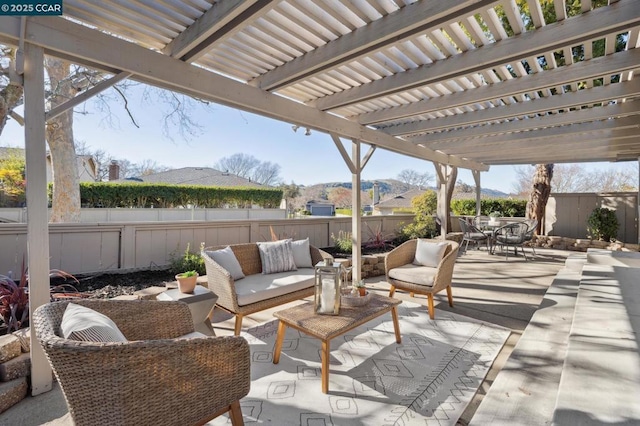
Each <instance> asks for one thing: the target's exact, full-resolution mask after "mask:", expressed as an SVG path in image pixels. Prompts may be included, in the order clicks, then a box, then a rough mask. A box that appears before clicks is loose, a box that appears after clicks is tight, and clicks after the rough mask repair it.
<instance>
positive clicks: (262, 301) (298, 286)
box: [202, 243, 330, 335]
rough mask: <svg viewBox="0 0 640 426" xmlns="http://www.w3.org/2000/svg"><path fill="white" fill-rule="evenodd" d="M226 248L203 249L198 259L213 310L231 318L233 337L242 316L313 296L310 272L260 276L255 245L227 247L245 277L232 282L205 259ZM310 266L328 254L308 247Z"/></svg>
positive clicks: (230, 278)
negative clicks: (213, 298) (213, 302)
mask: <svg viewBox="0 0 640 426" xmlns="http://www.w3.org/2000/svg"><path fill="white" fill-rule="evenodd" d="M225 247H227V246H212V247H206V248H205V249H204V250H203V251H202V258H203V259H204V264H205V267H206V269H207V281H208V285H209V289H210V290H211V291H213V292H214V293H215V294H216V295H217V296H218V301H217V302H216V306H218V307H220V308H222V309H224V310H226V311H228V312H230V313H232V314H234V315H235V317H236V320H235V328H234V330H235V334H236V335H239V334H240V330H241V329H242V319H243V317H244V316H245V315H249V314H252V313H254V312H259V311H263V310H265V309H269V308H273V307H275V306H279V305H282V304H284V303H288V302H293V301H295V300H299V299H303V298H305V297H308V296H312V295H313V293H314V288H313V285H314V269H313V268H298V269H297V270H295V271H288V272H279V273H275V274H262V262H261V259H260V251H259V249H258V245H257V243H243V244H231V245H229V247H231V250H233V253H234V254H235V256H236V258H237V259H238V262H240V266H241V267H242V272H243V273H244V275H245V277H244V278H242V279H240V280H237V281H236V280H234V279H233V278H232V276H231V274H230V273H229V271H227V270H226V269H224V268H223V267H222V266H220V265H219V264H218V263H217V262H216V261H214V260H213V259H212V258H211V257H210V256H209V255H207V252H208V251H214V250H220V249H224V248H225ZM309 252H310V255H311V264H312V265H315V264H316V263H318V262H320V261H322V259H324V258H325V257H330V256H329V254H328V253H325V252H323V251H322V250H320V249H318V248H316V247H313V246H309Z"/></svg>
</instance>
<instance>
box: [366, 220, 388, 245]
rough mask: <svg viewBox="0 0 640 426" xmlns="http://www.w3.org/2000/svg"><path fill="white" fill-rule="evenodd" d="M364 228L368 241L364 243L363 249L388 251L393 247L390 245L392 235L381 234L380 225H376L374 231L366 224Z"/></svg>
mask: <svg viewBox="0 0 640 426" xmlns="http://www.w3.org/2000/svg"><path fill="white" fill-rule="evenodd" d="M366 226H367V230H368V232H369V239H368V240H367V241H366V242H365V243H364V247H365V248H367V249H375V250H388V249H391V248H393V247H394V246H393V244H391V240H392V239H393V235H392V234H389V235H385V234H384V233H383V232H382V226H381V225H378V227H377V228H376V229H375V230H374V229H372V228H371V227H370V226H369V224H368V223H366Z"/></svg>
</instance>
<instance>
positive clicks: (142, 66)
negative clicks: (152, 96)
mask: <svg viewBox="0 0 640 426" xmlns="http://www.w3.org/2000/svg"><path fill="white" fill-rule="evenodd" d="M19 23H20V20H19V18H16V17H13V16H0V37H2V38H3V39H9V40H12V41H13V43H15V42H17V41H18V39H19ZM27 38H28V39H29V40H30V42H32V43H34V44H37V45H39V46H42V47H43V48H45V50H46V52H47V54H50V55H52V56H62V57H64V58H66V59H69V60H72V61H73V62H75V63H78V64H87V63H89V64H93V66H96V65H101V66H103V67H104V68H107V69H113V68H114V67H115V68H118V69H121V70H122V71H126V72H130V73H132V74H134V76H132V77H131V78H132V79H135V80H138V81H142V82H145V83H148V84H152V85H155V86H158V87H162V88H165V89H168V90H171V91H176V92H180V93H185V94H188V95H191V96H194V97H199V98H202V99H207V100H209V101H212V102H216V103H219V104H222V105H227V106H229V107H232V108H237V109H241V110H244V111H249V112H254V113H257V114H260V115H262V116H266V117H269V118H273V119H277V120H281V121H285V122H289V123H295V124H298V125H300V126H304V127H309V128H312V129H315V130H319V131H323V132H326V133H335V134H338V135H340V136H342V137H347V138H349V139H356V140H360V141H363V142H365V143H367V144H371V145H376V146H378V147H380V148H384V149H387V150H389V151H393V152H397V153H400V154H404V155H408V156H411V157H415V158H420V159H423V160H428V161H438V162H442V163H445V164H451V165H455V166H458V167H463V168H469V169H478V170H488V167H487V166H486V165H484V164H480V163H477V162H475V161H468V160H463V159H459V158H455V157H450V156H447V155H445V154H442V153H438V152H434V151H431V150H429V149H426V148H422V147H417V146H415V145H413V144H408V143H406V141H403V140H400V139H397V138H394V137H392V136H389V135H386V134H384V133H382V132H378V131H376V130H373V129H370V128H367V127H364V126H361V125H359V124H358V123H355V122H352V121H349V120H346V119H344V118H340V117H337V116H335V115H332V114H329V113H326V112H322V111H319V110H317V109H315V108H312V107H309V106H306V105H302V104H300V103H298V102H294V101H291V100H289V99H286V98H283V97H281V96H277V95H274V94H270V93H268V92H264V91H262V90H260V89H258V88H255V87H251V86H248V85H246V84H243V83H240V82H237V81H234V80H232V79H229V78H226V77H223V76H221V75H217V74H213V73H211V72H209V71H207V70H204V69H202V68H199V67H196V66H193V65H190V64H187V63H184V62H182V61H180V60H178V59H174V58H170V57H168V56H165V55H162V54H160V53H157V52H153V51H151V50H149V49H145V48H143V47H140V46H137V45H134V44H133V43H129V42H127V41H124V40H120V39H118V38H115V37H111V36H109V35H107V34H103V33H100V32H97V31H95V30H92V29H90V28H87V27H83V26H81V25H77V24H75V23H73V22H70V21H68V20H65V19H63V18H52V17H35V16H34V17H31V18H30V19H29V24H28V26H27ZM98 68H100V67H98Z"/></svg>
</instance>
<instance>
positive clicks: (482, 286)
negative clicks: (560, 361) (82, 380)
mask: <svg viewBox="0 0 640 426" xmlns="http://www.w3.org/2000/svg"><path fill="white" fill-rule="evenodd" d="M537 253H538V254H537V256H536V257H535V260H533V261H529V262H525V260H524V259H523V258H522V257H518V258H512V257H510V258H509V260H508V261H506V260H505V258H504V257H503V256H498V255H496V256H491V255H489V254H487V252H486V251H485V250H469V251H468V252H467V253H465V254H462V255H461V256H460V257H459V258H458V262H457V265H456V269H455V271H454V283H453V296H454V307H453V308H450V307H449V306H448V304H447V302H446V295H444V296H443V295H438V296H436V317H437V315H438V312H442V311H448V310H451V311H452V312H455V313H457V314H461V315H465V316H468V317H472V318H476V319H479V320H482V321H486V322H489V323H492V324H496V325H500V326H503V327H506V328H509V329H511V331H512V333H511V336H510V337H509V339H508V340H507V342H506V343H505V345H504V347H503V348H502V351H501V352H500V354H499V356H498V357H497V358H496V360H495V362H494V364H493V367H492V368H491V370H490V371H489V373H488V374H487V377H486V378H485V380H484V382H483V383H482V385H481V386H480V388H479V390H478V393H477V394H476V396H475V397H474V399H473V400H472V401H471V403H470V404H469V406H468V407H467V409H466V411H465V412H464V414H463V416H462V418H461V419H460V421H459V424H462V425H466V424H468V423H469V421H470V420H471V418H472V417H473V415H474V413H475V411H476V409H477V407H478V405H479V404H480V402H481V401H482V398H483V396H484V395H485V394H486V392H487V391H488V389H489V387H490V386H491V384H492V382H493V380H494V379H495V377H496V375H497V374H498V372H499V371H500V369H501V368H502V367H503V365H504V363H505V361H506V360H507V359H508V357H509V355H510V353H511V351H512V350H513V347H514V346H515V344H516V343H517V341H518V339H519V338H520V336H521V334H522V331H523V330H524V329H525V327H526V326H527V324H528V322H529V320H530V318H531V317H532V315H533V314H534V312H535V311H536V309H537V307H538V305H539V304H540V302H541V301H542V298H543V296H544V294H545V292H546V290H547V288H548V287H549V285H550V284H551V282H552V281H553V278H554V277H555V275H556V273H557V272H558V271H559V270H560V269H562V268H563V266H564V261H565V259H566V257H567V256H568V255H569V254H570V253H571V252H568V251H560V250H552V249H537ZM367 284H368V286H369V287H370V288H372V289H374V290H376V291H380V292H381V293H383V294H384V293H386V291H387V290H388V285H387V284H386V283H385V281H384V279H383V277H374V278H369V279H367ZM395 297H398V298H401V299H406V300H409V299H410V298H409V295H408V294H406V293H403V292H396V295H395ZM412 300H413V301H414V302H417V303H421V304H422V305H425V306H426V298H425V297H418V298H414V299H412ZM279 309H282V307H280V308H276V309H273V310H267V311H263V312H260V313H258V314H254V315H251V316H249V317H247V318H246V319H245V324H244V327H252V326H254V325H256V324H258V323H261V322H264V321H268V320H270V319H272V318H273V316H272V313H273V311H274V310H279ZM425 309H426V307H425ZM212 322H213V326H214V328H215V330H216V333H217V335H230V334H232V333H233V324H234V322H233V318H232V317H231V315H228V314H226V313H225V312H223V311H221V310H216V311H215V312H214V318H213V321H212ZM0 424H7V425H9V424H12V425H17V424H20V425H25V426H27V425H41V424H50V425H71V424H72V422H71V420H70V418H69V416H68V413H67V409H66V405H65V402H64V399H63V397H62V393H61V392H60V389H59V388H58V387H57V386H54V390H53V391H51V392H48V393H45V394H43V395H39V396H37V397H27V398H26V399H25V400H23V401H22V402H20V403H19V404H17V405H15V406H14V407H12V408H10V409H9V410H8V411H6V412H5V413H3V414H2V415H0Z"/></svg>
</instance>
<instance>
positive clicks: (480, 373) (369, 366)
mask: <svg viewBox="0 0 640 426" xmlns="http://www.w3.org/2000/svg"><path fill="white" fill-rule="evenodd" d="M398 314H399V319H400V332H401V334H402V343H401V344H397V343H396V342H395V336H394V333H393V323H392V321H391V314H385V315H382V316H381V317H379V318H377V319H375V320H373V321H370V322H369V323H366V324H364V325H362V326H360V327H358V328H356V329H354V330H352V331H350V332H348V333H347V334H345V335H343V336H339V337H337V338H335V339H333V340H332V341H331V359H330V374H329V393H328V394H323V393H322V390H321V382H320V346H321V345H320V341H319V340H318V339H315V338H312V337H309V336H307V335H304V334H301V333H300V332H298V331H297V330H294V329H292V328H287V334H286V337H285V341H284V344H283V350H282V355H281V356H280V363H279V364H273V362H272V361H273V346H274V342H275V337H276V332H277V321H276V320H274V321H270V322H268V323H265V324H263V325H260V326H256V327H253V328H251V329H249V330H247V333H243V336H244V337H245V338H247V340H248V341H249V343H250V345H251V356H252V359H251V392H250V393H249V395H248V396H246V397H245V398H244V399H243V400H242V401H241V407H242V413H243V415H244V421H245V423H246V424H268V425H277V426H286V425H301V426H302V425H304V426H325V425H336V426H337V425H363V426H365V425H366V426H370V425H376V426H379V425H380V426H381V425H432V424H433V425H455V423H456V421H457V420H458V418H459V417H460V416H461V415H462V413H463V411H464V409H465V407H466V406H467V404H468V403H469V401H470V400H471V398H472V397H473V395H474V394H475V393H476V391H477V389H478V387H479V385H480V383H481V382H482V380H483V378H484V377H485V375H486V374H487V371H488V370H489V367H490V366H491V364H492V363H493V360H494V359H495V357H496V356H497V354H498V352H499V351H500V348H502V345H503V344H504V342H505V341H506V339H507V337H508V336H509V333H510V332H509V330H507V329H504V328H501V327H498V326H494V325H491V324H487V323H484V322H481V321H477V320H474V319H471V318H467V317H463V316H461V315H456V314H452V313H448V312H443V311H437V312H436V319H435V320H434V321H432V320H430V319H429V315H428V313H427V309H426V307H424V306H419V305H417V304H415V303H410V302H403V303H402V304H401V305H399V306H398ZM210 424H213V425H220V424H228V419H227V417H226V416H222V417H219V418H217V419H215V420H214V421H212V422H211V423H210Z"/></svg>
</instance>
